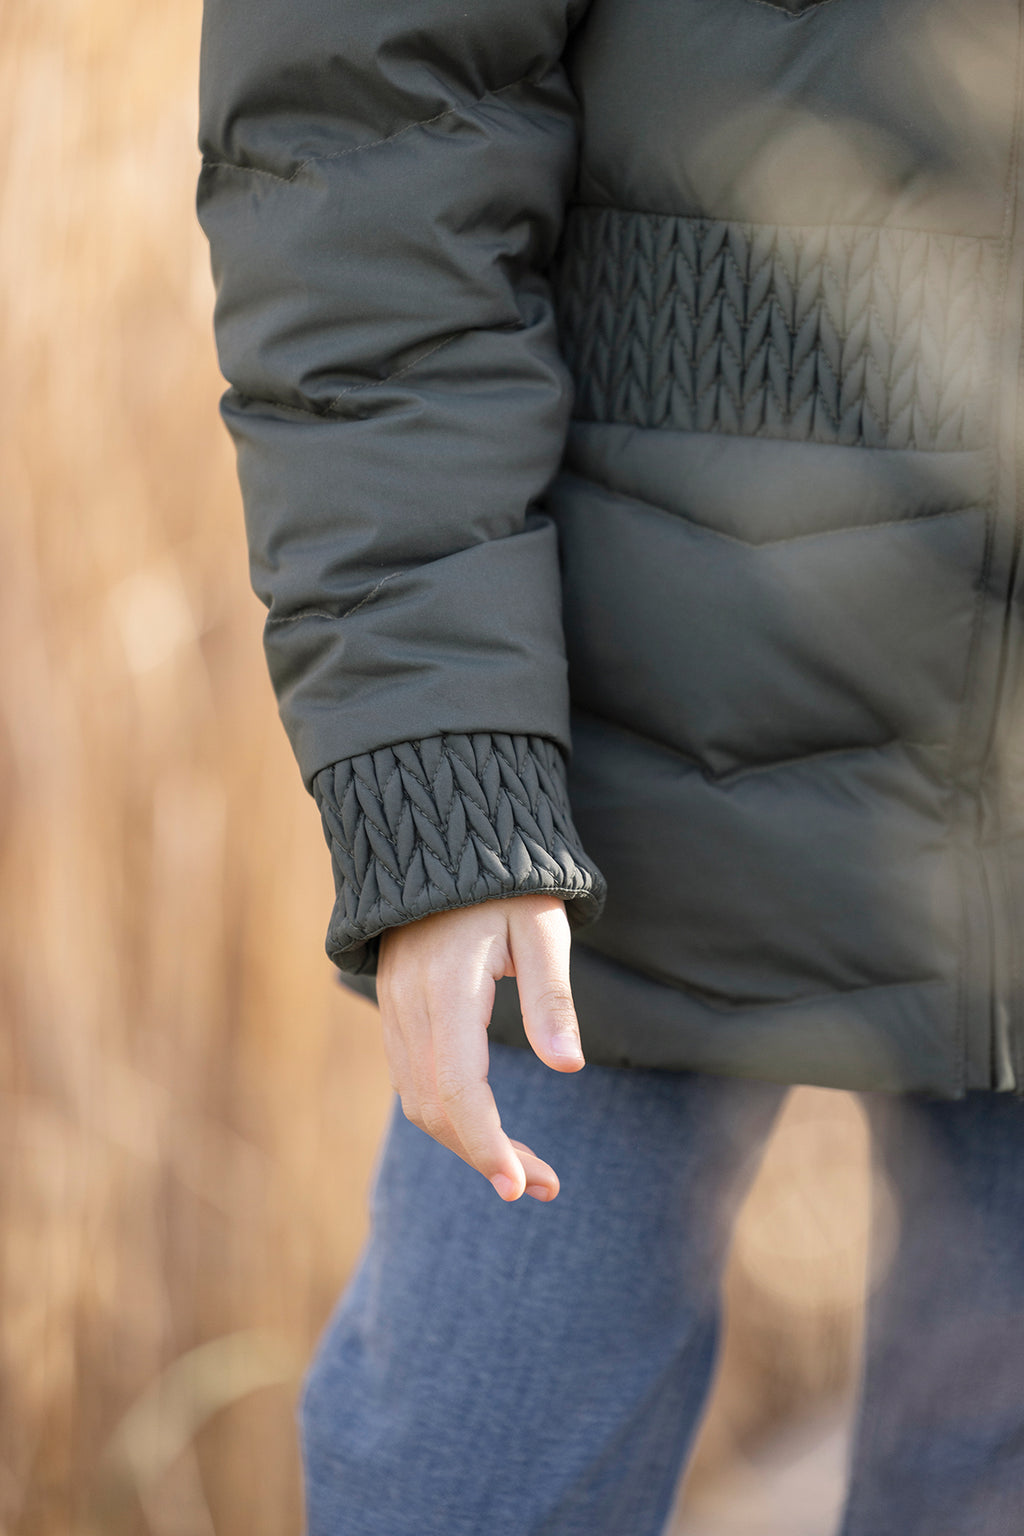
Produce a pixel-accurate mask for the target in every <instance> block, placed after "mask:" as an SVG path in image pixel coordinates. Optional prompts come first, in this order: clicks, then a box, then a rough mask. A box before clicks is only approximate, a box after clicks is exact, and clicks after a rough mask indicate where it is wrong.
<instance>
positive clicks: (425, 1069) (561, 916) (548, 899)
mask: <svg viewBox="0 0 1024 1536" xmlns="http://www.w3.org/2000/svg"><path fill="white" fill-rule="evenodd" d="M501 976H514V977H515V978H516V984H517V986H518V988H519V1002H520V1006H521V1009H522V1014H523V1025H524V1027H525V1029H526V1035H527V1038H528V1039H529V1042H530V1044H531V1045H532V1047H533V1049H534V1051H535V1052H536V1054H537V1055H538V1056H539V1057H540V1059H541V1061H543V1062H545V1063H546V1064H547V1065H548V1066H549V1067H553V1068H554V1069H555V1071H556V1072H577V1071H579V1069H580V1067H582V1066H583V1065H584V1060H583V1051H582V1048H581V1046H580V1035H579V1026H578V1024H577V1022H576V1011H575V1009H574V1007H573V1001H572V993H571V991H570V989H569V920H568V918H567V917H566V915H565V903H564V902H563V901H562V900H561V899H560V898H559V897H557V896H544V895H535V896H509V897H506V898H504V899H502V900H498V901H483V902H480V903H478V904H477V905H476V906H471V907H460V908H458V909H456V910H455V911H453V912H437V913H434V914H433V915H432V916H430V917H424V918H420V919H419V920H418V921H417V922H414V923H405V924H403V925H402V926H401V927H399V928H389V929H388V930H387V932H385V933H384V934H383V935H382V937H381V943H380V959H379V963H378V967H377V1000H378V1002H379V1004H380V1016H381V1024H382V1026H383V1031H384V1048H385V1050H386V1052H387V1057H388V1065H389V1067H390V1072H391V1085H392V1087H393V1088H394V1089H395V1091H396V1093H398V1094H399V1096H400V1097H401V1100H402V1109H403V1111H404V1112H405V1115H406V1118H407V1119H409V1120H411V1121H412V1123H413V1124H414V1125H418V1126H419V1127H420V1129H421V1130H424V1131H426V1132H427V1134H428V1135H430V1136H433V1137H434V1139H435V1140H436V1141H439V1142H441V1144H442V1145H443V1146H446V1147H448V1148H450V1149H451V1151H452V1152H455V1153H457V1154H458V1156H459V1157H461V1158H463V1159H464V1160H465V1161H466V1162H467V1163H469V1164H470V1165H471V1166H472V1167H474V1168H477V1169H479V1171H480V1172H481V1173H482V1174H483V1175H484V1177H485V1178H486V1179H489V1180H490V1181H491V1183H492V1184H493V1185H494V1187H495V1189H496V1190H497V1191H498V1194H499V1195H500V1196H501V1197H502V1199H503V1200H518V1199H519V1196H520V1195H521V1194H522V1193H523V1191H524V1189H525V1192H526V1193H527V1194H528V1195H532V1196H533V1197H534V1198H535V1199H537V1200H553V1199H554V1198H555V1196H556V1195H557V1194H558V1179H557V1177H556V1175H555V1171H554V1169H553V1168H551V1167H549V1165H548V1164H547V1163H545V1162H544V1161H542V1159H541V1158H539V1157H538V1156H537V1155H536V1154H535V1153H534V1152H533V1151H531V1149H530V1148H529V1147H527V1146H524V1145H523V1143H522V1142H521V1141H510V1140H509V1138H508V1136H506V1134H505V1132H504V1131H503V1130H502V1126H501V1119H500V1117H499V1115H498V1108H497V1105H496V1104H495V1102H494V1095H493V1094H492V1093H491V1089H490V1086H489V1084H488V1082H487V1061H488V1057H487V1026H488V1024H489V1022H490V1018H491V1009H492V1007H493V1005H494V984H495V982H496V980H497V979H498V978H499V977H501Z"/></svg>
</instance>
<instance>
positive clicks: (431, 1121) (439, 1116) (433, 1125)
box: [420, 1104, 448, 1141]
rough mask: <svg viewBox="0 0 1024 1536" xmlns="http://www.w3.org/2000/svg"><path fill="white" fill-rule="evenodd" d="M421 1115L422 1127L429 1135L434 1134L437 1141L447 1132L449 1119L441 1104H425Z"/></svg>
mask: <svg viewBox="0 0 1024 1536" xmlns="http://www.w3.org/2000/svg"><path fill="white" fill-rule="evenodd" d="M420 1115H421V1116H422V1122H423V1126H422V1128H423V1130H425V1131H426V1133H427V1135H428V1136H433V1138H434V1140H435V1141H436V1140H437V1139H438V1138H439V1137H441V1136H442V1135H444V1134H445V1132H446V1131H447V1129H448V1120H447V1116H446V1115H445V1113H444V1110H443V1109H442V1108H441V1107H440V1105H438V1104H424V1105H423V1107H422V1108H421V1110H420Z"/></svg>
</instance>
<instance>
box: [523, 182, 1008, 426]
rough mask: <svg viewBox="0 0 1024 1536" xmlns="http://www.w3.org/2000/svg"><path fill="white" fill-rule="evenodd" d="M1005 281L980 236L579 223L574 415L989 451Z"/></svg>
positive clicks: (564, 310) (679, 221) (572, 252)
mask: <svg viewBox="0 0 1024 1536" xmlns="http://www.w3.org/2000/svg"><path fill="white" fill-rule="evenodd" d="M998 265H999V251H998V248H997V246H996V245H995V244H994V242H992V241H985V240H980V239H974V238H971V237H966V236H963V237H961V236H950V235H933V234H928V233H926V232H921V231H915V230H900V229H892V230H885V229H871V228H862V227H853V226H821V227H814V228H799V229H798V228H792V227H782V226H770V225H749V224H736V223H726V222H723V221H717V220H708V219H691V218H672V217H668V216H662V215H658V214H648V213H632V212H621V211H619V210H616V209H610V208H590V207H586V208H575V209H573V210H572V211H571V213H570V215H569V218H568V221H567V226H566V231H565V235H564V239H563V243H562V247H561V251H560V255H559V260H558V262H557V264H556V268H555V271H554V274H553V276H554V282H555V289H556V294H557V299H558V308H559V326H560V339H561V345H562V350H563V353H564V355H565V357H566V360H567V362H568V363H569V366H570V368H571V369H572V372H573V374H574V377H575V380H576V390H577V398H576V415H577V417H578V418H580V419H583V420H589V421H614V422H622V423H626V424H629V425H634V426H640V427H675V428H679V429H681V430H684V431H701V432H732V433H744V434H748V435H760V436H766V437H782V438H794V439H797V440H801V441H811V442H824V443H842V444H866V445H868V446H870V447H879V448H922V449H960V448H971V447H976V446H979V445H980V444H981V443H983V442H984V441H985V438H986V433H987V430H988V424H989V421H990V419H991V414H992V412H991V401H992V383H993V373H994V368H993V361H992V356H993V329H994V311H995V298H994V295H995V291H996V287H997V278H998Z"/></svg>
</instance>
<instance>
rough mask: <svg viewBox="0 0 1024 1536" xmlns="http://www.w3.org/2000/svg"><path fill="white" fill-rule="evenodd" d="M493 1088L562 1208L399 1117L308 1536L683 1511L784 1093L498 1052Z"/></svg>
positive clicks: (309, 1388)
mask: <svg viewBox="0 0 1024 1536" xmlns="http://www.w3.org/2000/svg"><path fill="white" fill-rule="evenodd" d="M490 1076H491V1084H492V1087H493V1089H494V1093H495V1098H496V1099H497V1102H498V1107H499V1109H500V1111H501V1113H502V1118H503V1122H504V1125H505V1128H506V1130H507V1131H508V1133H509V1134H510V1135H511V1136H513V1137H516V1138H518V1139H519V1140H522V1141H525V1142H526V1143H527V1144H528V1145H529V1146H532V1147H533V1149H534V1150H535V1151H536V1152H537V1153H538V1154H539V1155H540V1156H542V1157H544V1158H546V1159H547V1160H549V1161H550V1162H551V1164H552V1166H553V1167H554V1168H555V1169H556V1171H557V1173H558V1175H559V1178H560V1180H561V1186H562V1188H561V1194H560V1195H559V1196H558V1199H557V1200H555V1201H554V1202H552V1203H551V1204H550V1205H541V1204H538V1203H537V1202H536V1201H533V1200H531V1199H529V1198H528V1197H524V1198H523V1199H522V1200H520V1201H519V1202H517V1203H516V1204H513V1205H505V1204H504V1203H503V1202H502V1201H500V1200H499V1199H498V1197H497V1195H496V1194H495V1193H494V1191H493V1190H492V1189H491V1188H490V1186H489V1185H488V1184H487V1183H486V1182H485V1180H484V1179H482V1178H481V1176H480V1175H479V1174H478V1173H476V1172H475V1171H474V1170H472V1169H470V1168H469V1167H467V1166H466V1165H465V1164H464V1163H462V1162H461V1161H459V1159H457V1158H456V1157H454V1156H453V1155H452V1154H451V1153H449V1152H447V1151H446V1150H445V1149H444V1148H442V1147H440V1146H438V1145H437V1144H436V1143H435V1142H433V1141H431V1140H430V1139H429V1138H428V1137H427V1136H425V1135H424V1134H423V1133H422V1132H421V1131H419V1130H417V1129H416V1128H415V1127H414V1126H412V1125H410V1124H409V1123H408V1122H407V1121H406V1120H405V1119H404V1117H403V1116H402V1114H401V1112H400V1110H399V1108H398V1107H397V1104H396V1107H395V1111H394V1114H393V1117H392V1120H391V1124H390V1127H389V1131H388V1135H387V1138H386V1141H385V1144H384V1148H383V1150H382V1154H381V1157H380V1161H379V1163H378V1168H377V1174H376V1178H375V1181H374V1187H373V1194H372V1202H371V1209H372V1232H371V1237H370V1240H369V1242H368V1245H367V1247H366V1250H365V1251H364V1254H363V1257H362V1260H361V1263H360V1265H359V1268H358V1270H357V1272H356V1275H355V1277H354V1279H353V1281H352V1283H351V1285H350V1286H349V1288H348V1290H347V1291H346V1293H345V1295H344V1296H343V1297H342V1300H341V1302H340V1303H339V1306H338V1308H337V1310H336V1312H335V1315H334V1317H333V1319H332V1320H331V1323H330V1325H329V1327H328V1329H327V1331H326V1333H325V1336H324V1338H323V1339H322V1341H321V1344H320V1347H319V1350H318V1353H317V1356H316V1359H315V1361H314V1363H313V1366H312V1368H311V1370H310V1373H309V1376H308V1378H307V1382H306V1388H305V1392H304V1396H303V1403H302V1434H303V1452H304V1459H305V1473H306V1497H307V1507H308V1520H309V1533H310V1536H626V1533H628V1536H660V1532H661V1530H662V1528H663V1525H664V1522H665V1520H666V1518H667V1515H668V1513H669V1510H670V1508H671V1503H672V1499H673V1494H674V1489H675V1486H676V1482H677V1479H678V1476H679V1472H680V1469H681V1467H682V1465H683V1463H684V1460H685V1457H686V1453H687V1450H688V1448H689V1446H690V1444H691V1441H692V1438H693V1435H694V1431H695V1429H696V1426H697V1424H698V1421H699V1418H700V1413H701V1409H702V1407H703V1404H704V1400H705V1396H706V1393H707V1388H708V1384H709V1379H710V1375H711V1370H712V1365H713V1361H714V1353H715V1344H716V1339H717V1333H718V1309H719V1299H718V1292H719V1279H720V1273H721V1268H722V1263H723V1258H724V1254H725V1251H726V1248H727V1244H728V1238H729V1233H730V1228H731V1225H732V1218H733V1215H734V1213H735V1209H736V1207H737V1205H738V1204H739V1202H740V1200H741V1198H742V1195H743V1194H744V1192H745V1190H746V1187H747V1185H748V1183H749V1180H750V1177H751V1176H752V1174H753V1172H754V1171H755V1169H756V1166H757V1162H758V1159H759V1156H760V1153H761V1150H762V1148H763V1144H764V1142H765V1140H766V1138H767V1136H768V1133H769V1131H770V1129H771V1126H772V1123H773V1120H774V1118H775V1115H776V1112H777V1110H778V1108H779V1106H780V1104H781V1102H782V1099H783V1098H784V1095H785V1090H783V1089H780V1088H777V1087H774V1086H772V1085H768V1084H764V1083H753V1082H742V1081H731V1080H728V1079H724V1078H718V1079H716V1078H711V1077H704V1076H697V1075H694V1074H689V1073H674V1072H654V1071H637V1070H633V1069H629V1070H626V1069H619V1068H614V1067H599V1066H588V1067H586V1068H585V1069H584V1071H583V1072H581V1073H579V1074H578V1075H572V1076H569V1075H563V1074H560V1073H556V1072H552V1071H550V1070H549V1069H548V1068H547V1067H545V1066H544V1065H543V1064H542V1063H540V1062H539V1061H538V1060H537V1059H536V1057H534V1056H533V1054H532V1053H531V1052H528V1051H525V1050H519V1049H516V1048H514V1047H509V1046H502V1045H493V1046H492V1048H491V1074H490Z"/></svg>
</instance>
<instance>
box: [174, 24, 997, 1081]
mask: <svg viewBox="0 0 1024 1536" xmlns="http://www.w3.org/2000/svg"><path fill="white" fill-rule="evenodd" d="M1021 24H1022V17H1021V5H1020V4H1019V0H970V3H969V4H966V3H964V0H590V3H589V4H588V3H587V0H475V3H473V4H472V5H456V4H454V3H452V0H390V3H388V4H381V3H375V0H207V4H206V9H205V18H204V30H203V44H202V75H201V90H200V94H201V127H200V137H201V147H202V152H203V166H202V171H201V175H200V183H199V192H198V209H199V216H200V220H201V222H202V224H203V227H204V229H205V230H206V232H207V235H208V237H209V241H210V245H211V250H212V259H213V267H214V274H215V280H216V286H217V294H218V297H217V308H216V334H217V341H218V347H219V353H220V358H221V363H222V367H223V370H224V373H225V375H226V378H227V379H228V381H229V384H230V388H229V389H228V391H227V394H226V395H225V396H224V399H223V403H222V408H223V412H224V415H225V418H226V421H227V424H228V426H229V428H230V430H231V432H232V434H233V437H234V440H235V443H236V445H237V450H238V463H239V474H240V479H241V484H242V489H243V495H244V504H245V515H246V526H247V535H248V542H249V549H250V554H251V570H252V577H253V584H254V586H255V589H256V591H257V592H258V594H259V596H260V597H261V598H262V600H263V601H264V602H265V603H266V605H267V607H268V610H269V613H268V617H267V623H266V631H265V638H266V653H267V658H268V661H269V666H270V671H271V676H272V679H273V682H274V686H275V688H276V691H277V695H278V699H279V702H280V709H281V715H282V719H283V722H284V725H285V727H286V729H287V731H288V734H289V737H290V739H291V742H292V745H293V747H294V750H295V754H296V757H297V759H298V763H299V766H300V768H301V772H302V775H303V778H304V781H305V783H306V785H307V787H308V788H309V789H310V791H311V792H312V794H313V795H314V796H315V798H316V801H317V803H318V806H319V808H320V811H321V813H322V817H323V824H324V829H325V833H326V836H327V840H328V843H329V846H330V849H331V853H332V857H333V863H334V872H335V877H336V884H337V902H336V905H335V909H334V913H333V916H332V918H331V923H330V929H329V934H328V952H329V954H330V956H331V958H332V959H333V960H334V962H335V963H336V964H337V965H338V966H339V967H340V968H341V970H342V972H343V973H345V975H346V976H347V978H348V979H349V981H350V983H351V984H352V985H354V986H355V987H357V989H358V988H362V989H363V990H364V991H367V992H371V991H372V988H373V974H374V968H375V965H376V953H377V941H378V939H379V936H380V934H381V933H382V932H383V931H384V930H385V929H387V928H389V927H391V926H394V925H396V924H400V923H404V922H408V921H410V920H412V919H415V918H418V917H421V916H423V915H425V914H427V913H431V912H435V911H439V910H446V909H451V908H455V907H459V906H464V905H467V904H470V903H474V902H478V901H481V900H484V899H487V898H488V897H493V896H504V895H510V894H516V893H521V892H527V891H549V892H553V893H555V894H557V895H559V896H562V897H564V898H565V900H566V904H567V912H568V914H569V918H570V921H571V922H572V924H573V925H574V942H573V949H572V982H573V989H574V995H575V999H576V1004H577V1009H578V1012H579V1016H580V1023H581V1031H582V1037H583V1043H584V1048H585V1050H586V1053H587V1055H588V1058H589V1059H590V1060H592V1061H600V1062H608V1063H619V1064H623V1065H643V1066H655V1067H665V1068H698V1069H703V1070H707V1071H712V1072H724V1073H739V1074H744V1075H752V1076H758V1077H764V1078H770V1079H775V1080H781V1081H787V1082H806V1083H820V1084H826V1085H832V1086H837V1087H851V1088H869V1089H870V1088H883V1089H894V1090H918V1091H926V1092H929V1093H933V1094H939V1095H943V1096H948V1097H957V1096H959V1095H961V1094H962V1093H964V1092H965V1091H966V1090H967V1089H971V1088H994V1089H1002V1090H1014V1089H1016V1090H1018V1091H1024V989H1022V981H1021V976H1022V965H1024V955H1022V944H1024V899H1022V898H1024V836H1022V834H1024V733H1022V731H1021V720H1022V700H1021V687H1020V683H1021V628H1020V618H1021V613H1020V601H1021V582H1022V577H1021V573H1020V562H1019V542H1020V530H1021V518H1020V508H1019V498H1020V491H1019V487H1018V475H1019V471H1020V468H1021V465H1020V446H1021V442H1022V436H1021V430H1020V420H1019V417H1020V405H1021V400H1020V352H1021V343H1022V335H1024V322H1022V304H1024V229H1022V228H1021V218H1020V215H1021V208H1022V196H1021V184H1020V177H1021V162H1020V150H1021V128H1020V105H1021V87H1020V73H1021ZM491 1034H492V1037H494V1038H497V1039H502V1040H507V1041H512V1042H518V1043H523V1042H524V1038H525V1037H524V1036H523V1033H522V1025H521V1020H520V1017H519V1010H518V1006H517V1003H516V993H515V985H514V982H512V981H511V980H506V981H503V982H501V983H499V986H498V998H497V1002H496V1005H495V1011H494V1017H493V1019H492V1023H491Z"/></svg>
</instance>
